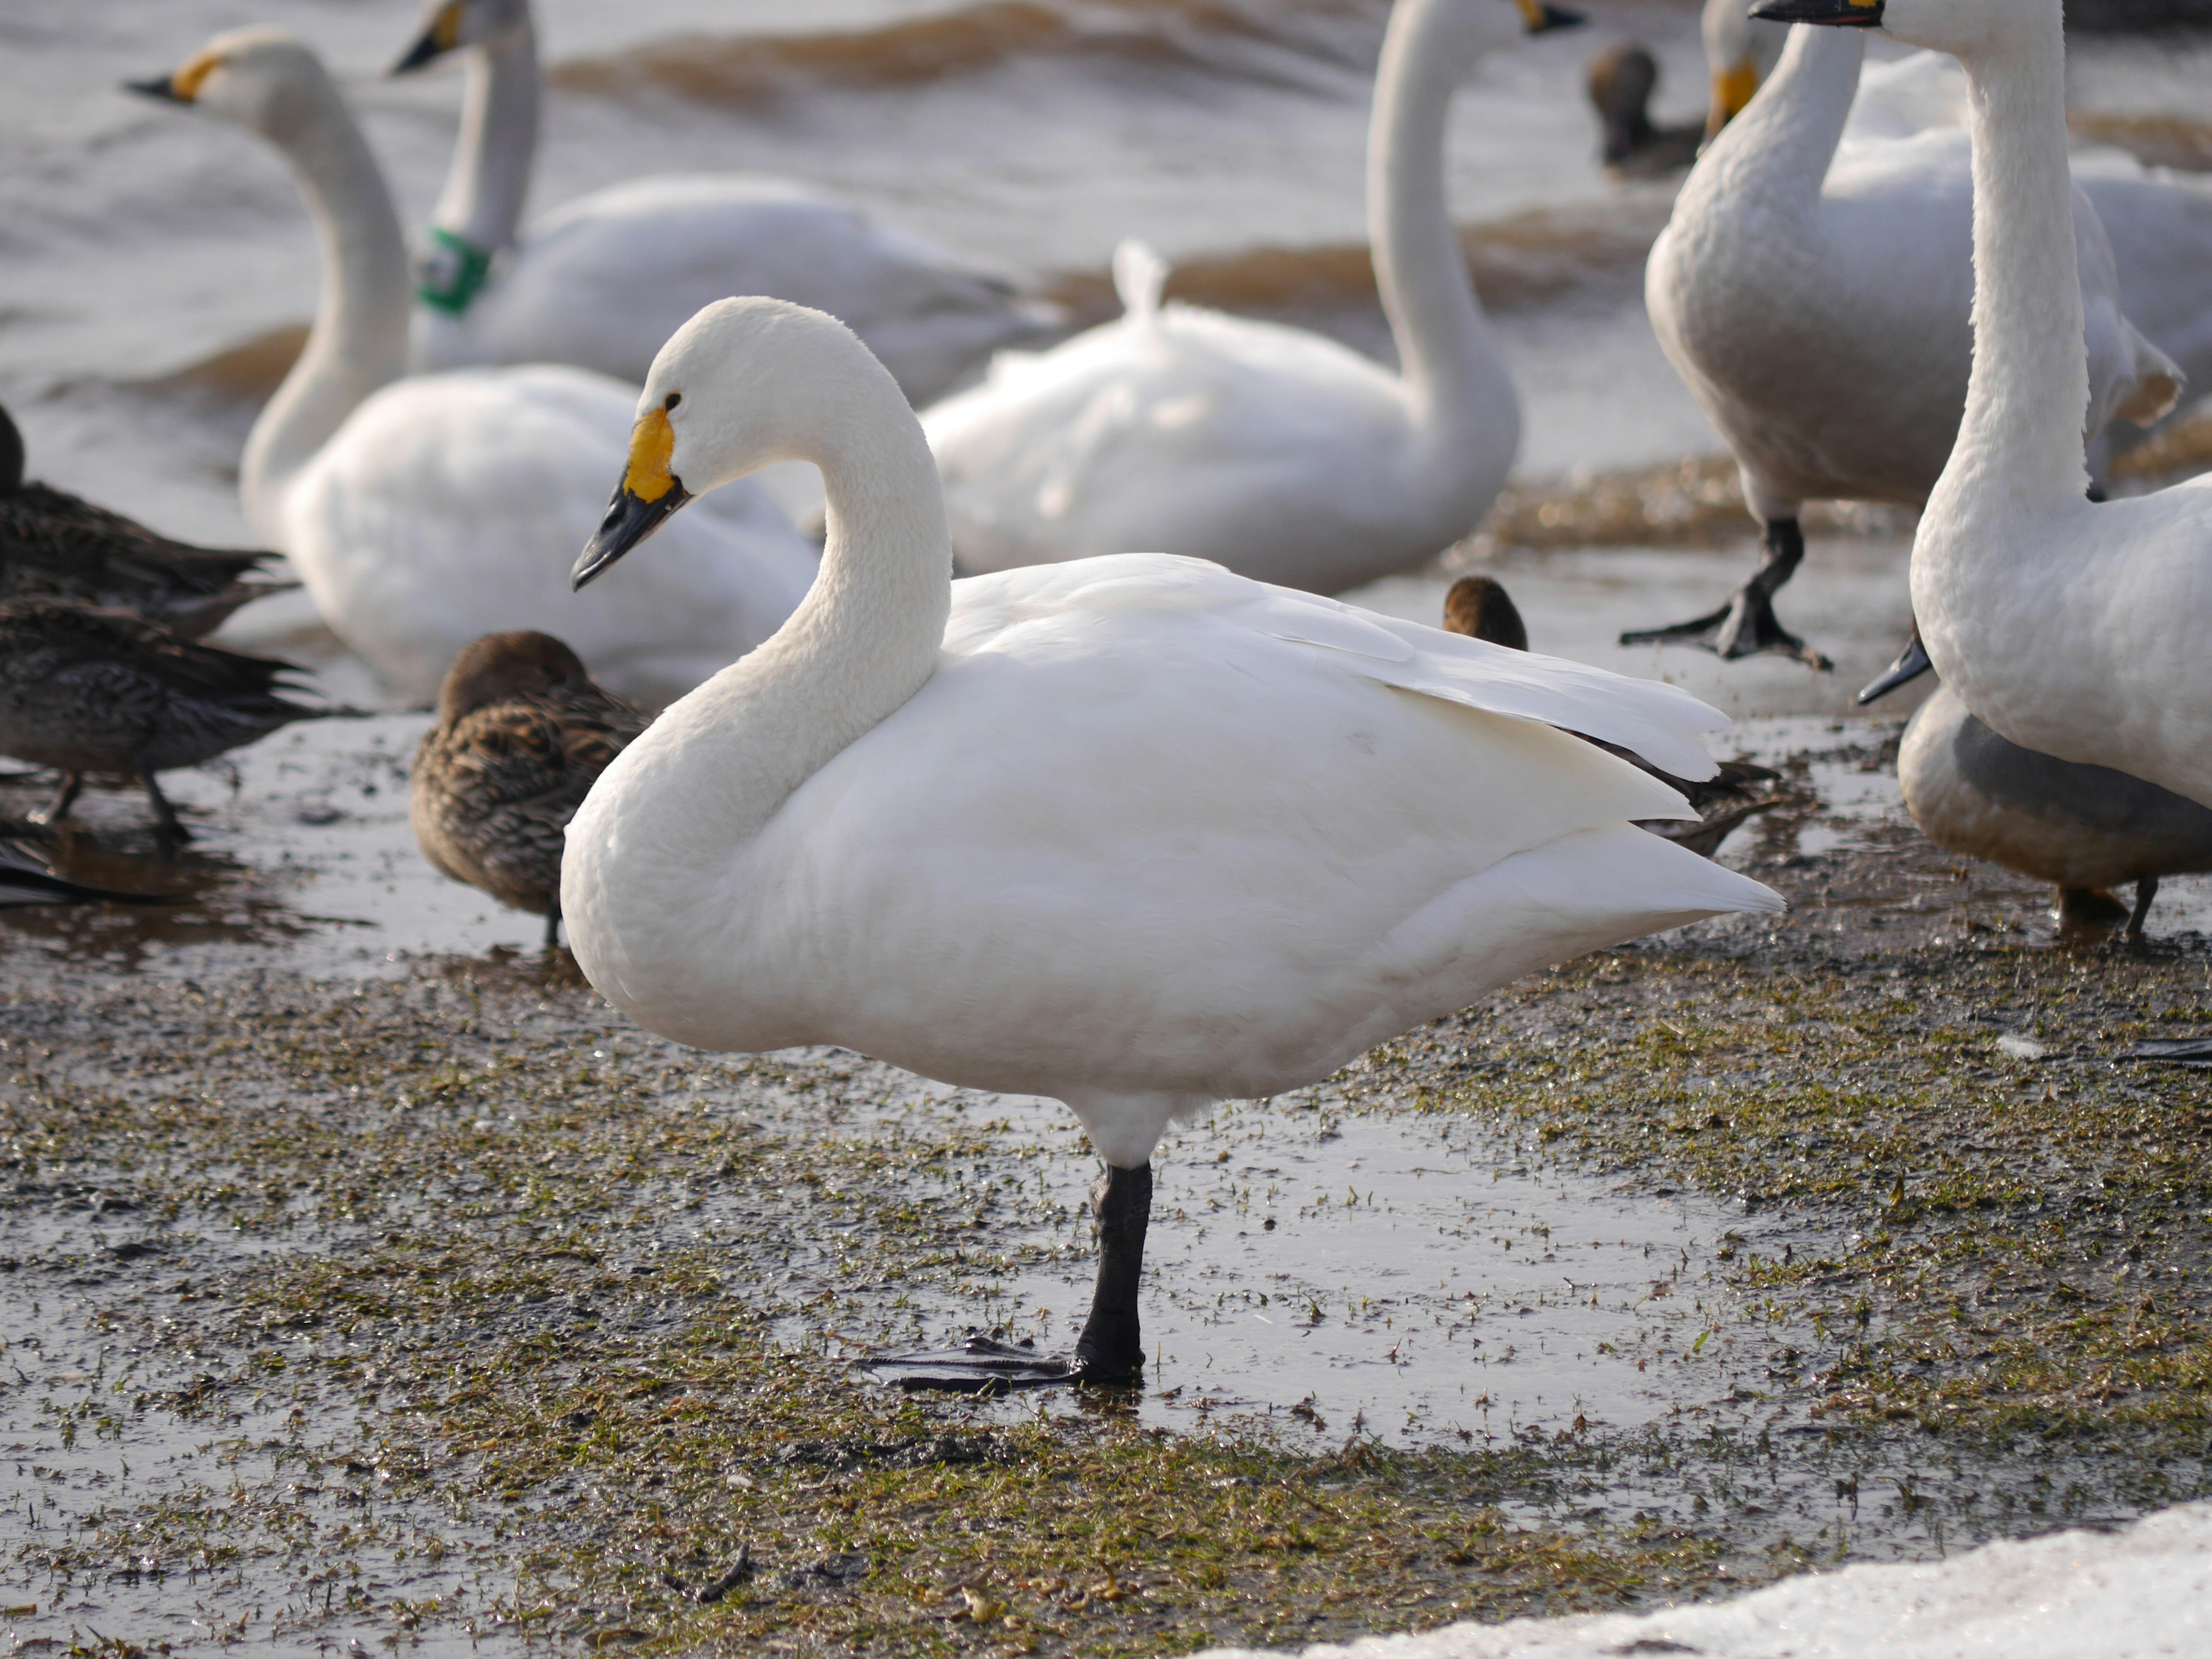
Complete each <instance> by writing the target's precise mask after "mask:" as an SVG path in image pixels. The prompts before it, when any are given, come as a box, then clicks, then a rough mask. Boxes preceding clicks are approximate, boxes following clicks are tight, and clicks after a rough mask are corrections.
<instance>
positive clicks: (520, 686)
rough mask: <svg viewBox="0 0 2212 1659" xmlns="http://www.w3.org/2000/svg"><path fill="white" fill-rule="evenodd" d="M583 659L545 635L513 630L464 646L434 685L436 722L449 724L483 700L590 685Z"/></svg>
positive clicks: (478, 705) (487, 701)
mask: <svg viewBox="0 0 2212 1659" xmlns="http://www.w3.org/2000/svg"><path fill="white" fill-rule="evenodd" d="M591 683H592V677H591V675H590V674H589V673H588V672H586V670H585V667H584V660H583V659H582V658H580V657H579V656H578V655H577V654H576V653H574V652H573V651H571V650H570V649H569V648H568V647H567V646H565V645H563V644H562V643H561V641H558V640H556V639H555V638H554V637H553V636H552V635H550V634H540V633H537V632H535V631H534V630H532V629H526V628H523V629H515V630H514V631H513V633H510V634H487V635H484V636H483V638H482V639H480V640H473V641H470V643H469V644H468V645H467V646H465V647H463V649H462V652H461V654H460V655H459V656H458V657H456V658H454V659H453V666H452V667H451V668H448V669H447V671H446V683H445V684H443V685H442V686H441V687H440V688H439V689H438V720H439V721H440V723H441V725H445V726H451V725H453V723H454V722H455V721H456V720H459V719H460V718H461V717H462V716H463V715H465V714H470V713H471V712H472V711H474V710H476V709H478V708H483V706H484V705H485V704H486V703H493V702H505V701H506V700H507V698H509V697H522V696H531V695H532V693H536V692H544V691H551V690H556V689H557V688H560V687H563V686H577V685H589V684H591Z"/></svg>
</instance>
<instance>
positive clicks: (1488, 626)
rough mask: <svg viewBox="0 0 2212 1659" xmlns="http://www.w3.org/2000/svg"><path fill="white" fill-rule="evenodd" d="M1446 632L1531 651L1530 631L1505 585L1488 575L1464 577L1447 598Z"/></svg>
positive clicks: (1445, 599) (1454, 585) (1511, 648)
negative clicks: (1529, 644) (1529, 646)
mask: <svg viewBox="0 0 2212 1659" xmlns="http://www.w3.org/2000/svg"><path fill="white" fill-rule="evenodd" d="M1444 632H1446V633H1447V634H1464V635H1467V636H1468V638H1469V639H1475V640H1487V641H1490V642H1491V644H1492V645H1502V646H1504V647H1506V648H1507V649H1509V650H1512V651H1526V650H1527V649H1528V628H1527V627H1526V626H1525V625H1524V624H1523V623H1522V620H1521V612H1520V611H1518V610H1516V608H1515V607H1514V604H1513V600H1512V598H1511V596H1510V595H1509V594H1508V593H1507V592H1506V591H1505V589H1504V586H1503V585H1502V584H1501V583H1499V582H1498V581H1497V580H1494V579H1492V577H1489V576H1462V577H1461V578H1460V579H1459V580H1457V581H1455V582H1454V583H1453V584H1452V585H1451V592H1449V593H1447V594H1445V595H1444Z"/></svg>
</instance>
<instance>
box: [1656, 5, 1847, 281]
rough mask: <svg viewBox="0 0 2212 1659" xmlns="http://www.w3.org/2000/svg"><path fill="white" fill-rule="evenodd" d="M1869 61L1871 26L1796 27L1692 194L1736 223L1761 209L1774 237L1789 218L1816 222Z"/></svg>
mask: <svg viewBox="0 0 2212 1659" xmlns="http://www.w3.org/2000/svg"><path fill="white" fill-rule="evenodd" d="M1865 61H1866V35H1865V33H1864V32H1863V30H1859V29H1846V28H1816V27H1811V26H1809V25H1807V24H1803V23H1800V24H1798V25H1797V26H1796V27H1794V28H1792V29H1791V30H1790V39H1789V40H1788V42H1787V43H1786V44H1785V45H1784V47H1783V49H1782V58H1781V61H1780V62H1778V64H1776V65H1775V69H1774V74H1773V76H1772V77H1771V79H1769V80H1768V82H1767V83H1766V84H1765V86H1764V87H1762V88H1759V95H1758V96H1757V97H1756V98H1754V99H1753V100H1751V102H1750V104H1749V105H1747V106H1746V107H1745V109H1744V112H1743V113H1742V114H1741V115H1739V116H1737V117H1736V118H1735V120H1733V121H1731V122H1729V124H1728V125H1727V126H1725V127H1724V128H1723V129H1722V130H1721V133H1720V136H1719V137H1717V138H1716V139H1714V140H1713V143H1712V149H1711V151H1710V152H1708V154H1707V155H1706V157H1705V161H1703V162H1701V163H1700V164H1699V167H1698V169H1697V171H1696V172H1695V173H1692V175H1691V180H1690V183H1689V184H1688V185H1686V186H1685V187H1684V191H1683V193H1684V196H1685V197H1692V196H1694V197H1698V198H1699V199H1705V198H1711V199H1713V200H1715V201H1717V202H1719V203H1723V204H1726V211H1727V212H1728V214H1729V221H1730V222H1735V221H1736V220H1738V219H1739V218H1740V217H1741V216H1743V215H1744V214H1746V213H1756V214H1758V215H1759V217H1760V219H1761V221H1762V224H1763V227H1764V228H1763V230H1762V234H1763V235H1765V236H1767V237H1770V238H1771V237H1773V236H1776V235H1779V234H1784V230H1783V226H1784V223H1786V222H1788V221H1789V220H1796V221H1800V222H1810V221H1811V219H1812V218H1813V216H1814V215H1815V214H1817V213H1818V212H1819V211H1820V190H1821V186H1822V185H1825V184H1826V182H1827V178H1828V168H1829V167H1830V166H1832V164H1833V162H1834V161H1835V159H1836V146H1837V144H1838V143H1839V142H1841V140H1842V138H1843V136H1844V123H1845V122H1846V121H1847V120H1849V119H1850V112H1851V100H1852V99H1854V98H1856V97H1857V95H1858V90H1859V70H1860V69H1861V68H1862V67H1863V64H1865ZM1681 213H1682V210H1681V209H1680V207H1678V208H1677V209H1676V215H1677V217H1678V218H1679V217H1680V216H1681ZM1808 246H1809V244H1808Z"/></svg>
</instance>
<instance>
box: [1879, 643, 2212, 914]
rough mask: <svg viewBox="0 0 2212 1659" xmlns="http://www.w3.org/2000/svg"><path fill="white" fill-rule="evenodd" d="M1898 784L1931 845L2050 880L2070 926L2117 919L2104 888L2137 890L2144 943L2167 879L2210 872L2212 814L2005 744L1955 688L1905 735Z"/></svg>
mask: <svg viewBox="0 0 2212 1659" xmlns="http://www.w3.org/2000/svg"><path fill="white" fill-rule="evenodd" d="M1897 781H1899V783H1900V784H1902V785H1903V786H1904V788H1905V806H1906V808H1907V809H1908V810H1909V811H1911V814H1912V817H1913V822H1915V823H1917V824H1918V825H1919V826H1920V828H1921V829H1922V830H1923V831H1924V832H1925V833H1926V835H1927V836H1928V839H1929V840H1930V841H1932V842H1935V843H1936V845H1937V846H1938V847H1948V848H1950V849H1951V850H1952V851H1953V852H1954V853H1966V854H1971V855H1972V856H1973V857H1975V858H1978V859H1987V860H1989V861H1990V863H1992V864H2001V865H2002V866H2004V867H2005V868H2006V869H2008V870H2017V871H2019V872H2021V873H2022V874H2023V875H2030V876H2033V877H2035V878H2037V879H2038V880H2039V881H2047V882H2050V883H2051V884H2053V885H2055V886H2056V887H2057V889H2058V905H2057V909H2058V915H2059V916H2060V918H2061V920H2062V921H2066V922H2069V923H2072V924H2076V925H2089V924H2095V923H2100V922H2103V921H2107V920H2109V919H2110V917H2111V915H2112V910H2113V908H2114V904H2113V901H2112V898H2111V897H2110V896H2108V895H2107V894H2106V893H2105V892H2104V891H2102V890H2103V889H2106V888H2109V887H2118V886H2120V885H2122V884H2127V883H2132V884H2134V886H2135V890H2136V902H2135V906H2134V908H2133V910H2132V911H2131V912H2130V913H2129V915H2128V926H2127V931H2128V933H2129V935H2130V937H2131V938H2141V937H2142V929H2143V918H2144V917H2145V916H2147V915H2149V914H2150V906H2151V901H2152V900H2153V899H2154V898H2155V897H2156V896H2157V895H2158V878H2160V876H2171V875H2179V874H2180V873H2182V872H2184V871H2190V870H2212V809H2208V808H2205V807H2203V806H2200V805H2197V803H2196V802H2195V801H2193V800H2187V799H2184V798H2183V797H2181V796H2179V795H2177V794H2174V793H2171V792H2170V791H2168V790H2165V789H2160V787H2158V786H2157V785H2155V784H2150V783H2145V782H2143V781H2142V780H2141V779H2140V778H2131V777H2130V776H2129V775H2127V774H2126V773H2124V772H2115V771H2113V770H2112V769H2111V768H2109V767H2104V766H2081V765H2077V764H2075V763H2073V762H2071V761H2062V760H2053V759H2052V758H2051V757H2050V756H2048V755H2039V754H2036V753H2035V752H2034V751H2033V750H2027V749H2022V748H2021V746H2020V745H2019V744H2015V743H2008V742H2006V741H2005V739H2004V738H2001V737H1999V736H1998V735H1997V734H1996V732H1992V731H1990V728H1989V727H1988V726H1984V725H1983V724H1982V722H1981V721H1979V720H1976V719H1975V718H1974V717H1973V715H1972V714H1969V713H1967V711H1966V704H1964V703H1963V702H1960V701H1959V699H1958V698H1957V697H1956V696H1954V695H1953V693H1952V691H1951V689H1950V688H1949V687H1948V686H1940V687H1938V688H1937V689H1936V694H1935V695H1934V696H1931V697H1929V699H1928V701H1927V702H1923V703H1922V704H1921V705H1920V708H1919V709H1918V711H1917V713H1915V714H1914V715H1913V716H1912V722H1911V725H1909V726H1906V727H1905V741H1904V743H1903V744H1901V745H1900V746H1899V750H1898V754H1897Z"/></svg>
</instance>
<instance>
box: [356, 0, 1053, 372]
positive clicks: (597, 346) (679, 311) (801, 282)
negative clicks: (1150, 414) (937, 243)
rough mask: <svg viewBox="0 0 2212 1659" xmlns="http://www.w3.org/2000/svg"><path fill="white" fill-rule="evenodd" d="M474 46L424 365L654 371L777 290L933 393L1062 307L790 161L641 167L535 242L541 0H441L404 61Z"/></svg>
mask: <svg viewBox="0 0 2212 1659" xmlns="http://www.w3.org/2000/svg"><path fill="white" fill-rule="evenodd" d="M454 51H464V52H466V54H467V61H468V89H467V92H466V94H465V106H464V111H463V115H462V120H461V131H460V139H459V145H458V147H457V148H456V149H455V151H454V153H453V171H452V173H450V174H449V175H448V177H447V180H446V189H445V193H444V194H443V195H442V196H441V197H440V198H439V200H438V205H437V207H436V209H435V210H434V211H433V213H432V214H431V217H430V229H429V239H428V246H426V248H425V250H424V258H423V261H422V269H421V272H420V276H421V287H420V296H421V299H422V307H421V308H420V310H419V311H418V313H417V315H416V360H417V362H420V363H422V365H424V366H427V367H429V368H453V367H454V366H456V365H459V364H463V363H523V362H556V363H575V364H579V365H580V366H582V367H583V368H595V369H598V370H599V371H600V372H601V373H602V374H612V375H614V376H616V377H617V378H618V379H621V380H627V381H629V382H630V383H631V384H632V385H635V384H636V383H637V382H638V381H639V380H642V379H643V378H644V377H645V371H646V368H647V365H648V364H650V363H651V362H653V353H654V352H655V351H657V350H659V349H660V344H661V342H662V341H664V340H665V339H666V338H667V337H669V336H670V335H671V334H672V333H673V332H675V331H676V330H677V329H678V327H680V326H681V325H683V323H684V319H686V318H688V317H690V315H691V313H693V312H695V311H696V310H697V309H698V308H699V307H701V306H702V305H705V304H707V303H708V301H713V300H719V299H720V298H721V297H722V296H723V295H728V294H769V295H775V296H777V297H778V298H780V299H786V300H793V301H799V303H801V304H805V305H811V306H814V307H817V308H819V309H821V310H823V311H827V312H829V313H830V314H831V315H832V316H836V317H841V318H842V319H844V320H845V321H846V322H847V323H848V324H850V325H852V327H853V328H854V330H856V331H858V332H859V334H860V337H861V338H862V339H864V340H866V342H867V343H868V346H869V349H871V350H872V351H874V352H875V354H876V355H877V356H878V357H880V358H882V359H883V361H884V364H885V365H886V366H887V367H889V368H890V371H891V373H892V374H893V375H895V376H896V378H897V380H898V383H899V385H900V386H902V387H904V388H905V390H906V393H907V396H908V398H912V399H914V400H915V401H916V402H923V401H927V399H929V398H934V397H937V396H938V395H939V394H940V393H941V392H944V391H945V389H946V388H947V387H948V386H951V385H952V384H953V382H954V381H955V380H957V379H958V378H959V377H960V375H961V374H963V372H964V371H965V370H966V369H968V368H969V367H970V366H971V365H973V364H974V363H975V362H978V361H980V360H981V358H983V357H984V356H987V354H989V353H990V352H992V351H994V350H995V349H998V348H999V347H1000V346H1003V345H1008V344H1012V343H1014V342H1016V341H1018V340H1024V339H1029V338H1032V337H1035V336H1036V334H1037V333H1038V332H1039V331H1041V330H1042V329H1045V328H1048V327H1050V326H1052V325H1053V324H1054V321H1055V320H1056V316H1055V313H1054V312H1053V311H1052V309H1051V307H1048V306H1045V305H1043V304H1042V303H1040V302H1038V301H1027V300H1024V299H1023V298H1022V297H1021V296H1020V295H1018V294H1017V293H1016V292H1015V291H1014V288H1013V285H1012V283H1010V282H1008V281H1007V280H1006V278H1005V277H1003V276H1000V275H999V274H998V273H996V272H994V271H989V270H983V269H981V267H979V266H976V265H974V264H969V263H967V262H965V261H963V260H961V259H958V258H955V257H954V256H953V255H951V254H950V253H947V252H945V251H944V250H942V249H940V248H937V247H933V246H930V245H929V244H928V243H927V242H925V241H923V240H921V238H919V237H916V236H912V235H909V234H906V233H904V232H901V231H896V230H891V229H889V228H885V227H884V226H881V225H878V224H875V223H873V222H871V221H870V220H869V219H867V218H866V216H863V215H862V214H860V212H858V211H857V210H854V209H853V208H851V207H848V206H847V205H846V204H843V203H842V202H838V201H836V200H833V199H831V198H830V197H826V196H823V195H822V194H821V193H819V192H818V191H812V190H809V189H806V188H805V187H804V186H802V185H796V184H793V183H791V182H788V181H787V180H783V179H760V178H749V177H744V176H741V175H737V174H706V175H671V176H667V177H663V178H654V179H636V180H634V181H632V182H630V183H628V184H623V185H616V186H615V187H614V188H612V189H611V190H603V191H595V192H593V193H592V194H591V195H589V196H584V197H578V198H577V199H576V200H574V201H573V202H569V203H567V204H564V205H563V206H562V207H561V208H559V209H558V210H556V211H555V212H553V213H551V214H550V215H548V216H545V217H544V218H542V219H540V220H538V222H536V223H534V224H532V226H531V228H530V229H529V232H528V234H526V235H525V236H522V237H521V238H520V240H518V238H517V234H516V231H517V228H518V227H519V226H520V223H521V221H522V208H523V200H524V198H525V197H526V196H527V195H528V193H529V190H530V172H531V164H532V161H533V159H534V157H535V155H536V151H537V148H538V94H539V85H538V35H537V29H536V26H535V24H534V22H533V21H532V15H531V9H530V0H431V5H430V8H429V13H428V16H427V17H426V18H425V20H424V21H423V26H422V33H421V34H420V36H419V37H418V38H417V40H416V43H415V46H414V47H413V48H412V49H411V50H410V52H408V53H407V54H406V55H405V56H404V57H403V58H401V59H400V60H399V64H398V68H397V69H396V70H394V71H393V72H394V73H395V74H398V73H402V72H404V71H408V70H415V69H418V68H420V67H422V65H423V64H428V63H430V62H432V61H434V60H435V59H436V58H440V57H441V56H442V55H444V54H445V53H447V52H454Z"/></svg>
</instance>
